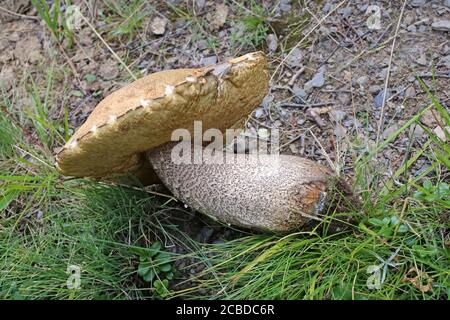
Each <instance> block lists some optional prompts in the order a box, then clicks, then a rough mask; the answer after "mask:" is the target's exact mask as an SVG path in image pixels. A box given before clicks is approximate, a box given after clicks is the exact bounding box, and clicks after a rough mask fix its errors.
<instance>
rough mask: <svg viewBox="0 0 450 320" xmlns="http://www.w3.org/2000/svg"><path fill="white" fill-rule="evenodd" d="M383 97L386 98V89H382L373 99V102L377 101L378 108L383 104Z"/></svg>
mask: <svg viewBox="0 0 450 320" xmlns="http://www.w3.org/2000/svg"><path fill="white" fill-rule="evenodd" d="M388 96H389V94H388V95H387V96H386V100H387V98H388ZM383 99H384V90H381V91H380V92H379V93H378V94H377V95H376V97H375V99H374V100H373V102H374V103H375V106H376V107H377V108H381V106H382V105H383Z"/></svg>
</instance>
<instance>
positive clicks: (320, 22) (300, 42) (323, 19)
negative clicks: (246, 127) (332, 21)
mask: <svg viewBox="0 0 450 320" xmlns="http://www.w3.org/2000/svg"><path fill="white" fill-rule="evenodd" d="M346 2H347V0H344V1H341V2H340V3H338V4H337V5H336V7H334V8H333V9H332V10H330V12H328V13H327V14H326V15H325V16H324V17H323V18H322V19H320V21H319V22H318V23H317V24H316V25H315V26H314V27H312V28H311V30H309V31H308V32H307V33H306V34H305V35H304V36H303V38H302V39H300V41H299V42H297V44H296V45H295V46H294V47H293V48H292V49H291V50H290V51H289V53H288V54H287V55H286V56H285V57H284V58H283V60H282V61H281V62H280V64H278V66H277V67H276V68H275V71H274V72H273V74H272V76H271V77H270V82H272V80H273V78H274V77H275V75H276V74H277V73H278V70H279V69H280V68H281V66H282V65H284V63H285V62H286V60H287V58H288V57H289V56H290V55H291V53H292V52H293V51H294V49H297V48H298V47H299V46H300V45H301V44H302V43H303V41H305V40H306V39H307V38H308V37H309V35H310V34H311V33H313V32H314V30H316V29H317V28H318V27H319V26H320V25H321V24H322V23H323V22H324V21H325V20H326V19H327V18H328V17H329V16H330V15H332V14H333V13H334V12H335V11H336V10H337V9H338V8H339V7H341V6H342V5H343V4H344V3H346Z"/></svg>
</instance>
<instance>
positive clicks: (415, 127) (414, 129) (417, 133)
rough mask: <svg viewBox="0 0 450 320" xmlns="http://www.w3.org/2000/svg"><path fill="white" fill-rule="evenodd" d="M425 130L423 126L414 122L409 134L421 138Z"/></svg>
mask: <svg viewBox="0 0 450 320" xmlns="http://www.w3.org/2000/svg"><path fill="white" fill-rule="evenodd" d="M424 132H425V131H424V130H423V128H422V127H421V126H419V125H417V124H414V125H412V126H411V127H410V128H409V134H410V135H411V134H412V135H413V137H415V138H416V139H421V138H422V137H423V134H424Z"/></svg>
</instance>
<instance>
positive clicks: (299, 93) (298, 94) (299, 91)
mask: <svg viewBox="0 0 450 320" xmlns="http://www.w3.org/2000/svg"><path fill="white" fill-rule="evenodd" d="M292 91H293V92H294V95H295V96H296V97H297V98H300V100H303V99H304V98H306V95H307V93H306V91H305V90H303V88H302V87H300V86H298V85H297V84H294V87H293V88H292Z"/></svg>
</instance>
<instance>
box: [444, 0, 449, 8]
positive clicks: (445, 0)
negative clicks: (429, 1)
mask: <svg viewBox="0 0 450 320" xmlns="http://www.w3.org/2000/svg"><path fill="white" fill-rule="evenodd" d="M443 5H444V6H446V7H447V8H450V0H444V3H443Z"/></svg>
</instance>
